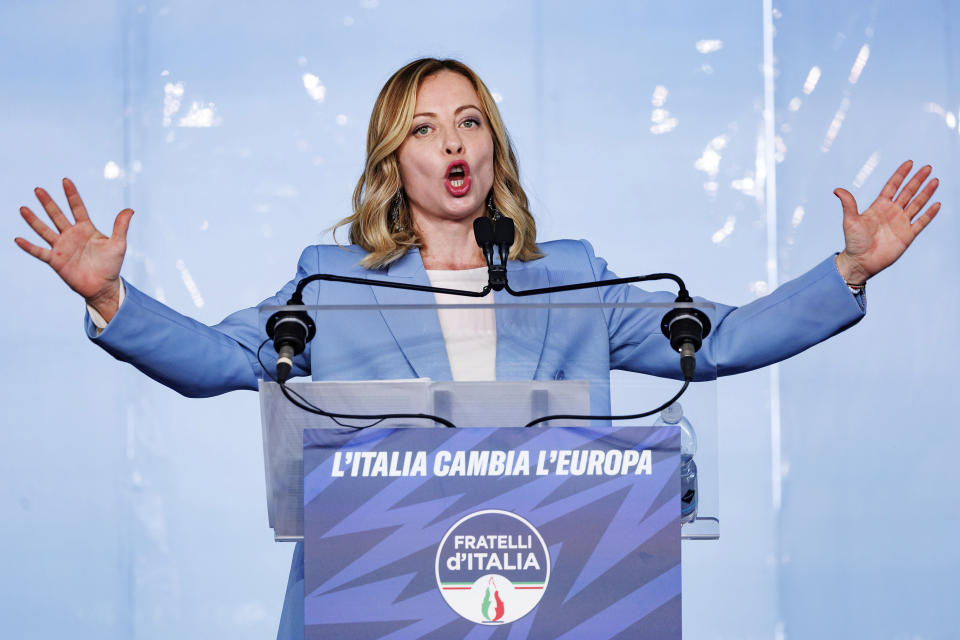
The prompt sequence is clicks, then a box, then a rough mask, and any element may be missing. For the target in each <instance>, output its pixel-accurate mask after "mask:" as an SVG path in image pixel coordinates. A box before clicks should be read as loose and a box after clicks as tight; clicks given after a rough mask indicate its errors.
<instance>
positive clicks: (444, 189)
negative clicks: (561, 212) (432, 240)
mask: <svg viewBox="0 0 960 640" xmlns="http://www.w3.org/2000/svg"><path fill="white" fill-rule="evenodd" d="M415 114H416V115H415V116H414V118H413V124H412V125H411V127H410V131H409V132H408V133H407V138H406V140H405V141H404V142H403V144H402V145H400V149H399V150H398V151H397V158H398V160H399V163H400V180H401V183H402V185H403V188H404V191H406V195H407V200H408V201H409V203H410V210H411V213H412V215H413V220H414V224H416V225H417V226H418V227H420V228H421V229H422V228H423V227H425V226H427V227H429V226H432V225H431V223H435V222H441V221H444V220H448V221H457V222H459V221H464V220H466V221H472V220H473V219H474V218H476V217H477V216H479V215H481V214H482V213H483V209H484V206H485V200H486V196H487V193H489V191H490V188H491V186H493V138H492V137H491V135H490V128H489V125H488V123H487V120H486V118H484V116H483V112H482V111H481V110H480V100H479V99H478V98H477V93H476V91H474V89H473V85H472V84H470V81H469V80H467V78H465V77H464V76H462V75H460V74H459V73H454V72H452V71H441V72H439V73H436V74H434V75H432V76H428V77H427V78H425V79H424V80H423V81H422V82H421V84H420V89H419V90H417V106H416V110H415Z"/></svg>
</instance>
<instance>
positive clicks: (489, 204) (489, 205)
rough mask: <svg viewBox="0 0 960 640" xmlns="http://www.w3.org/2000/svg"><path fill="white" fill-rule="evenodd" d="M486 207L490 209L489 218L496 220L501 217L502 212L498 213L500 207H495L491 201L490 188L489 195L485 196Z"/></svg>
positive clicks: (491, 193)
mask: <svg viewBox="0 0 960 640" xmlns="http://www.w3.org/2000/svg"><path fill="white" fill-rule="evenodd" d="M487 209H489V211H490V219H491V220H493V221H494V222H496V221H497V220H499V219H500V218H502V217H503V214H502V213H500V209H497V205H496V204H495V203H494V202H493V190H492V189H491V190H490V195H489V196H487Z"/></svg>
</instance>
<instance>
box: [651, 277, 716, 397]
mask: <svg viewBox="0 0 960 640" xmlns="http://www.w3.org/2000/svg"><path fill="white" fill-rule="evenodd" d="M675 302H681V303H684V302H685V303H690V302H693V299H692V298H691V297H690V295H689V294H688V293H687V290H686V289H681V290H680V295H678V296H677V299H676V300H675ZM660 330H661V331H662V332H663V335H664V336H666V337H667V338H669V340H670V346H671V347H672V348H673V350H674V351H678V352H679V353H680V371H682V372H683V379H684V380H685V381H687V382H693V373H694V371H695V370H696V368H697V356H696V353H697V351H699V350H700V347H701V346H702V345H703V339H704V338H706V337H707V335H709V333H710V318H708V317H707V314H705V313H704V312H703V311H701V310H700V309H693V308H680V309H672V310H670V311H669V312H667V314H666V315H665V316H663V320H661V321H660Z"/></svg>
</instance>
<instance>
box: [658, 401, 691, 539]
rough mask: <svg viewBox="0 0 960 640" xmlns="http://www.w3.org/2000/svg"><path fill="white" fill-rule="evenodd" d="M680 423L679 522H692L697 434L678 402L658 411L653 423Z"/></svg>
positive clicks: (660, 424)
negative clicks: (658, 413)
mask: <svg viewBox="0 0 960 640" xmlns="http://www.w3.org/2000/svg"><path fill="white" fill-rule="evenodd" d="M675 424H679V425H680V524H681V525H684V524H687V523H688V522H693V521H694V520H695V519H696V517H697V499H698V495H697V463H696V462H694V461H693V456H694V455H695V454H696V453H697V434H696V432H695V431H694V430H693V425H691V424H690V421H689V420H687V419H686V418H684V417H683V407H682V406H680V403H679V402H674V403H673V404H672V405H670V406H669V407H667V408H666V409H664V410H663V411H661V412H660V416H659V417H658V418H657V420H656V422H654V423H653V425H654V426H655V427H662V426H664V425H675Z"/></svg>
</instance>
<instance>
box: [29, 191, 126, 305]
mask: <svg viewBox="0 0 960 640" xmlns="http://www.w3.org/2000/svg"><path fill="white" fill-rule="evenodd" d="M34 192H35V193H36V195H37V199H38V200H39V201H40V204H41V205H42V206H43V208H44V209H45V210H46V212H47V215H48V216H50V220H51V221H52V222H53V224H54V226H56V228H57V231H54V230H53V229H51V228H50V227H48V226H47V225H46V224H44V223H43V222H42V221H41V220H40V219H39V218H38V217H37V216H36V215H34V213H33V212H32V211H31V210H30V209H29V208H28V207H20V215H22V216H23V219H24V220H26V221H27V224H29V225H30V227H31V228H32V229H33V230H34V231H36V232H37V234H38V235H39V236H40V237H41V238H43V240H44V241H46V243H47V244H49V245H50V248H49V249H44V248H43V247H38V246H37V245H35V244H32V243H31V242H28V241H27V240H25V239H24V238H14V242H16V243H17V246H18V247H20V248H21V249H23V250H24V251H26V252H27V253H29V254H30V255H32V256H33V257H34V258H36V259H37V260H42V261H43V262H46V263H47V264H48V265H50V268H51V269H53V270H54V271H56V272H57V275H58V276H60V277H61V278H62V279H63V281H64V282H66V283H67V286H69V287H70V288H71V289H73V290H74V291H76V292H77V293H79V294H80V295H81V296H83V298H84V300H86V301H87V304H89V305H90V306H91V307H93V308H94V309H96V310H97V312H98V313H99V314H100V315H101V316H103V319H104V320H106V321H107V322H109V321H110V320H111V319H112V318H113V316H114V314H115V313H116V312H117V308H118V307H119V304H120V298H119V295H120V267H121V266H122V265H123V256H124V254H125V253H126V251H127V229H128V228H129V226H130V218H131V216H133V210H132V209H124V210H123V211H121V212H120V213H118V214H117V218H116V220H115V221H114V223H113V235H111V236H109V237H108V236H105V235H103V234H102V233H100V232H99V231H97V228H96V227H94V226H93V223H92V222H90V217H89V216H88V215H87V209H86V207H84V206H83V200H81V199H80V194H79V193H77V188H76V187H75V186H74V184H73V182H71V181H70V180H69V179H68V178H64V179H63V192H64V193H65V194H66V196H67V202H68V203H69V205H70V210H71V211H72V212H73V218H74V220H75V222H74V223H71V222H70V220H68V219H67V217H66V216H65V215H63V212H61V211H60V207H58V206H57V203H55V202H54V201H53V199H52V198H51V197H50V195H49V194H48V193H47V192H46V191H44V190H43V189H41V188H40V187H37V188H36V189H35V190H34ZM58 231H59V233H58Z"/></svg>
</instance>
